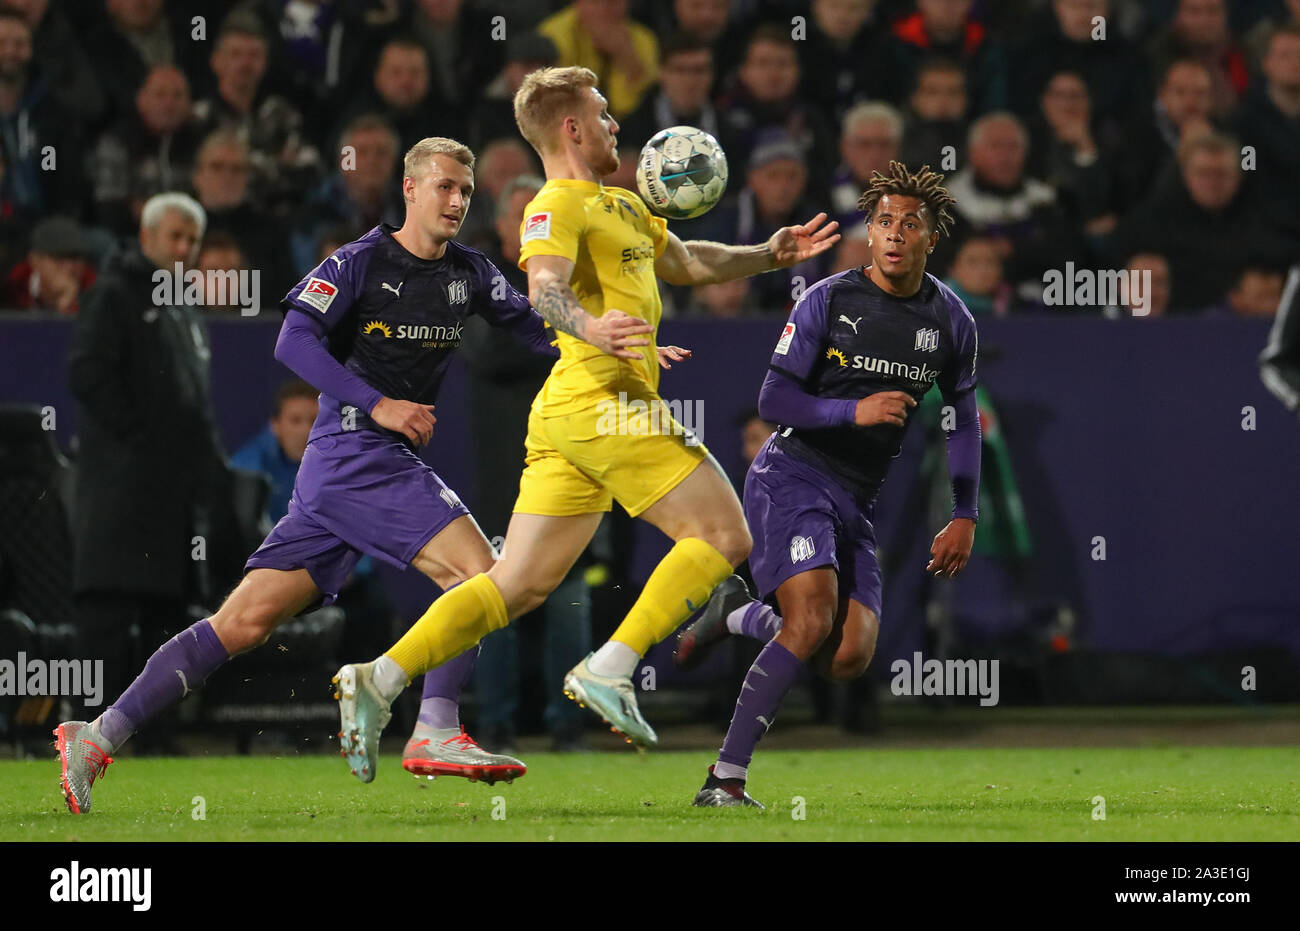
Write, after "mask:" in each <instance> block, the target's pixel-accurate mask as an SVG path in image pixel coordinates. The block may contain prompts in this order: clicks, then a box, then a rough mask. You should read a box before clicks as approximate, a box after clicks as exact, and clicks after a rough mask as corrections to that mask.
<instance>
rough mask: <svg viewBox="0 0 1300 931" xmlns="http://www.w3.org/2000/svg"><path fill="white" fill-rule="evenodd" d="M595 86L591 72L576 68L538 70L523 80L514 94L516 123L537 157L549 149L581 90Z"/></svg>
mask: <svg viewBox="0 0 1300 931" xmlns="http://www.w3.org/2000/svg"><path fill="white" fill-rule="evenodd" d="M597 83H598V82H597V79H596V73H595V72H594V71H592V70H591V69H590V68H581V67H578V66H576V65H575V66H571V67H568V68H539V69H537V70H536V71H532V72H530V73H529V74H528V76H527V77H525V78H524V82H523V83H522V84H520V85H519V90H518V91H516V92H515V122H516V123H518V124H519V132H520V133H522V134H523V137H524V138H525V139H527V140H528V142H529V144H530V145H531V146H532V147H533V148H534V149H536V150H537V152H538V154H541V152H542V149H544V148H548V147H549V145H548V144H549V142H550V140H551V139H552V137H553V136H554V133H555V130H556V128H557V125H558V124H559V122H560V121H561V120H563V119H564V118H565V117H566V116H571V115H573V114H574V113H575V112H576V111H577V109H578V107H579V105H580V104H581V102H582V99H583V96H584V95H583V91H584V90H586V89H587V88H588V87H592V88H594V87H595V86H596V85H597Z"/></svg>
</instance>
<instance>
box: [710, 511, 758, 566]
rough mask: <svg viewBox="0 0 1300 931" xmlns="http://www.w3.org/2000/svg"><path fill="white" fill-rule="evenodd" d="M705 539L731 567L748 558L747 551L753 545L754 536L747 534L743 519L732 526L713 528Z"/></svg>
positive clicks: (747, 530)
mask: <svg viewBox="0 0 1300 931" xmlns="http://www.w3.org/2000/svg"><path fill="white" fill-rule="evenodd" d="M705 539H706V542H708V544H709V545H710V546H712V547H713V548H714V549H715V550H717V551H718V552H719V553H720V554H721V555H722V558H723V559H725V560H726V561H727V562H729V563H731V567H732V568H733V569H734V568H735V567H736V566H739V565H740V564H741V563H742V562H744V561H745V560H746V559H748V558H749V551H750V550H751V549H752V548H753V546H754V538H753V537H751V536H750V535H749V528H748V527H746V526H745V524H744V522H743V521H742V522H741V523H739V524H737V525H734V526H730V527H722V528H720V529H718V530H715V531H714V532H712V533H710V534H709V535H708V536H707V537H706V538H705Z"/></svg>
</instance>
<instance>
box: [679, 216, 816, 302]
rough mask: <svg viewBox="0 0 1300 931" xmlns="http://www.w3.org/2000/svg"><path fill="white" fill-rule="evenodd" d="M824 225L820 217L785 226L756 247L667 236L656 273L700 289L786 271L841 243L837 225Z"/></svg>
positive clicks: (680, 283)
mask: <svg viewBox="0 0 1300 931" xmlns="http://www.w3.org/2000/svg"><path fill="white" fill-rule="evenodd" d="M823 223H826V214H824V213H819V214H817V216H815V217H813V218H812V219H811V220H809V221H808V222H807V223H804V224H802V225H801V226H786V227H783V228H782V229H779V230H777V231H776V232H775V233H773V234H772V236H771V238H770V239H768V241H767V242H766V243H763V244H761V245H757V246H728V245H724V244H723V243H720V242H706V241H704V240H692V241H690V242H682V241H681V240H680V239H678V238H677V236H676V235H675V234H674V233H671V232H670V233H669V234H668V245H667V246H666V247H665V248H664V251H663V253H662V254H660V256H659V258H658V259H656V260H655V273H656V274H657V275H658V276H659V277H660V278H662V279H663V280H664V281H666V282H668V283H669V284H674V285H692V286H693V285H703V284H717V283H718V282H720V281H730V280H732V279H733V278H748V277H749V276H750V275H757V274H760V273H762V272H770V271H774V270H776V269H778V268H789V267H790V266H791V265H798V264H799V263H800V262H804V261H807V260H808V259H811V258H813V257H815V256H818V255H821V254H822V253H823V252H825V251H826V250H827V249H829V248H831V247H832V246H833V245H835V244H836V243H837V242H839V240H840V234H839V233H837V232H835V230H836V229H838V228H839V223H838V222H836V221H831V222H830V223H828V224H826V225H825V226H823V225H822V224H823Z"/></svg>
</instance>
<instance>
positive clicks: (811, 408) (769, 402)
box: [758, 369, 858, 430]
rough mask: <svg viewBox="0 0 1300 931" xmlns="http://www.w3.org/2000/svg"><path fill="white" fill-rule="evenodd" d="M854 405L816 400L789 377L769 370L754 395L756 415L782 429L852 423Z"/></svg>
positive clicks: (846, 400)
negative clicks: (756, 398)
mask: <svg viewBox="0 0 1300 931" xmlns="http://www.w3.org/2000/svg"><path fill="white" fill-rule="evenodd" d="M857 406H858V402H857V401H855V400H853V399H852V398H819V397H816V396H815V395H811V394H809V393H808V392H806V391H804V390H803V388H801V387H800V386H799V385H798V383H797V382H795V381H794V380H793V379H791V378H790V376H788V375H785V374H783V373H782V372H780V371H778V370H776V369H769V370H768V373H767V377H766V378H764V379H763V387H762V388H761V389H760V390H759V392H758V416H760V417H762V418H763V419H764V420H767V421H770V422H772V423H776V424H780V425H781V426H783V427H798V428H800V429H802V430H815V429H819V428H822V427H839V426H844V425H845V424H852V423H853V414H854V411H855V410H857Z"/></svg>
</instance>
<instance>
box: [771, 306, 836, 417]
mask: <svg viewBox="0 0 1300 931" xmlns="http://www.w3.org/2000/svg"><path fill="white" fill-rule="evenodd" d="M825 349H826V285H825V284H824V283H820V284H818V285H815V286H813V287H811V288H809V289H808V290H807V291H805V292H804V293H803V296H802V297H800V298H799V302H798V303H797V304H795V305H794V310H792V311H791V312H790V319H789V320H788V321H787V322H786V325H785V329H784V330H782V331H781V339H780V340H779V341H778V342H777V344H776V349H775V350H774V351H773V352H772V361H771V362H770V363H769V365H770V366H771V367H772V368H774V369H776V370H778V371H780V372H784V373H785V374H786V375H789V376H790V377H791V378H793V379H794V380H795V381H796V382H806V381H807V380H808V379H809V377H811V376H812V373H813V368H814V367H815V366H816V365H817V362H818V360H820V359H821V357H822V353H823V352H824V351H825ZM791 426H795V424H791Z"/></svg>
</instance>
